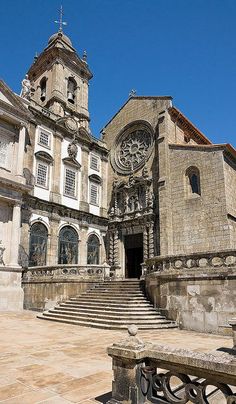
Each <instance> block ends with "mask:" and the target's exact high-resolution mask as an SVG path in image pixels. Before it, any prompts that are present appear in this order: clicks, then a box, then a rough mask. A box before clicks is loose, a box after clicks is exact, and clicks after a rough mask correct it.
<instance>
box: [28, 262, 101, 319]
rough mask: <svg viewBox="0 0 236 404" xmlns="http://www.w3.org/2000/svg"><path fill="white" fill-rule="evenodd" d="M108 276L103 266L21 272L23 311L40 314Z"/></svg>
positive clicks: (30, 269)
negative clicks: (35, 311)
mask: <svg viewBox="0 0 236 404" xmlns="http://www.w3.org/2000/svg"><path fill="white" fill-rule="evenodd" d="M108 276H109V267H106V266H98V265H92V266H87V267H84V266H79V265H57V266H51V267H50V266H48V267H31V268H28V269H27V270H25V271H24V273H23V279H22V287H23V290H24V309H27V310H37V311H43V310H48V309H50V308H52V307H54V306H55V305H56V304H58V303H60V302H63V301H65V300H67V299H69V298H70V297H75V296H77V295H80V294H81V293H83V292H84V291H86V290H87V289H89V288H91V287H93V286H95V285H96V284H97V283H99V282H101V281H103V280H104V279H105V278H106V277H108Z"/></svg>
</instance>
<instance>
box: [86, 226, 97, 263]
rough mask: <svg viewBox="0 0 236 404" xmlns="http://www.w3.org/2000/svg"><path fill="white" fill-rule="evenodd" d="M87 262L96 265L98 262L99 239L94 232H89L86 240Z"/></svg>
mask: <svg viewBox="0 0 236 404" xmlns="http://www.w3.org/2000/svg"><path fill="white" fill-rule="evenodd" d="M87 245H88V247H87V264H89V265H98V264H99V247H100V243H99V239H98V237H97V236H95V234H91V236H89V238H88V242H87Z"/></svg>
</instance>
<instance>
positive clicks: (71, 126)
mask: <svg viewBox="0 0 236 404" xmlns="http://www.w3.org/2000/svg"><path fill="white" fill-rule="evenodd" d="M65 127H66V129H68V130H69V131H70V132H77V131H78V124H77V122H76V120H75V119H73V118H71V117H69V118H67V119H66V121H65Z"/></svg>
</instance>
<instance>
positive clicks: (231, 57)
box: [0, 0, 236, 146]
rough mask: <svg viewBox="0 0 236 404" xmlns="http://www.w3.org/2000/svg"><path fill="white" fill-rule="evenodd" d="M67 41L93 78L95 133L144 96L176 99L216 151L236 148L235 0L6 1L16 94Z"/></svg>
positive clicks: (7, 69) (4, 43)
mask: <svg viewBox="0 0 236 404" xmlns="http://www.w3.org/2000/svg"><path fill="white" fill-rule="evenodd" d="M61 2H62V4H63V7H64V19H65V20H66V21H67V23H68V25H67V27H66V28H65V30H64V31H65V33H66V34H67V35H68V36H69V37H70V38H71V40H72V43H73V45H74V47H75V48H76V49H77V50H78V53H79V54H80V55H82V52H83V50H84V49H86V50H87V53H88V63H89V66H90V69H91V70H92V72H93V74H94V78H93V79H92V81H91V84H90V89H89V90H90V98H89V101H90V102H89V107H90V113H91V119H92V121H91V127H92V130H93V133H94V135H96V136H98V135H99V131H100V129H102V127H103V126H104V125H105V124H106V122H107V121H108V120H109V119H110V118H111V116H112V115H113V114H114V113H115V112H116V111H117V110H118V109H119V108H120V107H121V105H122V104H123V103H124V102H125V101H126V100H127V98H128V94H129V92H130V90H131V89H132V88H134V89H136V90H137V95H172V96H173V98H174V105H175V106H176V107H178V108H179V109H180V110H181V111H182V112H183V113H184V114H185V115H186V116H187V117H188V118H189V119H190V120H191V121H192V122H193V123H194V124H195V125H196V126H197V127H198V128H199V129H200V130H202V131H203V133H205V135H206V136H207V137H209V138H210V139H211V140H212V141H213V142H215V143H226V142H230V143H232V144H233V145H234V146H236V125H235V105H234V98H235V94H236V40H235V39H236V0H145V1H144V0H110V1H108V0H78V1H77V0H63V1H60V0H0V6H1V7H0V10H1V11H0V16H1V24H0V35H1V53H0V54H1V58H0V77H1V78H3V79H4V81H6V83H7V84H8V85H9V86H10V87H11V88H12V89H13V90H14V91H16V92H19V91H20V83H21V80H22V78H23V77H24V75H25V73H26V71H27V69H28V67H29V66H30V64H31V63H32V61H33V56H34V54H35V52H38V53H40V52H41V51H42V50H43V48H44V47H45V46H46V44H47V40H48V38H49V36H50V35H51V34H52V33H54V32H56V31H57V26H56V24H55V23H54V20H55V19H58V9H59V8H60V4H61Z"/></svg>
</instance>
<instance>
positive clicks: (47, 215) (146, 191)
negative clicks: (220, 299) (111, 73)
mask: <svg viewBox="0 0 236 404" xmlns="http://www.w3.org/2000/svg"><path fill="white" fill-rule="evenodd" d="M91 78H92V73H91V71H90V70H89V67H88V64H87V57H86V53H84V55H83V57H82V58H81V57H80V56H79V55H78V54H77V52H76V50H75V49H74V48H73V45H72V43H71V41H70V39H69V38H68V37H67V36H66V35H65V34H64V33H63V32H62V30H61V29H60V30H59V32H58V33H56V34H54V35H52V36H51V37H50V38H49V41H48V45H47V46H46V48H45V49H44V50H43V52H42V53H41V54H40V55H39V56H38V57H36V58H35V59H34V63H33V64H32V66H31V67H30V68H29V70H28V73H27V76H26V78H25V79H24V80H23V82H22V86H23V88H22V92H21V96H17V95H15V94H13V93H12V92H11V90H10V89H9V88H8V87H7V86H6V85H5V84H4V83H3V82H1V88H0V107H1V115H0V121H1V149H0V158H1V161H0V164H1V172H0V173H1V182H2V184H3V192H2V193H1V206H2V207H1V222H2V227H1V229H2V233H1V237H0V240H1V243H2V247H1V249H0V254H1V255H0V259H1V262H0V265H1V274H4V276H5V274H6V273H7V272H6V271H7V268H9V271H10V272H11V271H13V269H11V268H13V267H14V268H16V269H14V271H16V273H18V274H21V271H22V268H23V269H26V268H28V267H29V268H36V269H38V273H39V274H40V272H39V270H40V269H42V268H49V269H50V268H57V271H58V270H59V271H61V269H60V268H62V267H63V268H64V269H63V271H64V272H63V273H64V274H66V272H65V271H67V269H65V268H66V266H68V268H69V267H71V266H72V267H73V266H74V268H77V267H78V268H80V269H81V271H84V270H85V271H86V268H87V269H88V267H90V268H98V267H99V266H100V267H101V266H103V265H105V266H106V267H107V266H108V265H109V270H110V276H111V277H113V278H114V279H124V278H140V277H143V278H145V277H147V276H148V271H149V270H150V267H151V266H153V267H152V268H157V266H156V267H155V265H156V264H155V257H157V260H159V261H160V260H162V263H161V265H160V266H161V268H162V270H163V268H164V264H163V263H164V262H168V265H169V266H168V269H170V263H169V262H170V257H181V259H180V258H176V259H175V261H174V262H175V264H174V265H175V266H174V268H172V269H173V270H172V275H173V274H174V275H176V274H177V272H178V269H182V267H183V266H184V265H185V267H186V268H187V267H188V266H189V267H191V264H189V262H190V261H191V260H192V261H191V262H194V264H193V266H194V265H195V266H197V267H199V266H200V267H204V265H201V262H203V261H201V259H203V260H204V259H205V260H206V258H204V254H205V256H207V257H210V256H211V254H213V255H214V254H216V253H218V252H219V251H224V257H226V258H225V259H226V260H228V261H227V262H228V264H227V265H226V264H224V269H225V267H227V268H228V267H229V266H230V265H231V269H232V266H233V265H234V263H235V260H236V258H235V254H233V253H231V254H230V253H228V256H229V257H231V258H229V259H228V258H227V254H226V253H225V252H227V251H229V252H230V251H231V252H232V251H234V250H235V249H236V198H235V185H236V171H235V168H236V151H235V149H234V148H233V147H232V146H231V145H229V144H223V145H216V144H212V143H211V142H210V140H209V139H207V138H206V136H205V135H204V134H203V133H201V132H200V131H199V130H198V129H197V128H196V127H195V126H194V125H193V124H192V123H191V122H190V121H189V120H188V119H187V118H186V117H185V116H184V115H183V113H182V112H181V111H179V110H178V109H177V108H176V107H174V106H173V103H172V98H171V97H170V96H162V97H161V96H160V97H143V96H136V95H135V94H132V95H131V96H130V98H129V99H128V100H127V102H126V103H125V104H124V105H123V106H122V107H121V108H120V110H119V111H118V112H117V113H116V114H115V115H114V117H113V118H112V119H111V120H110V121H109V122H108V123H107V124H106V125H105V127H104V128H103V130H102V137H101V140H99V139H97V138H95V137H93V135H92V134H91V131H90V127H89V122H90V117H89V111H88V85H89V80H90V79H91ZM12 139H14V140H12ZM10 154H11V155H10ZM7 162H8V163H7ZM6 204H7V205H6ZM6 206H7V207H6ZM4 209H5V210H4ZM5 211H6V213H5ZM7 217H8V219H7ZM13 228H14V229H15V228H17V232H15V231H12V229H13ZM13 245H14V246H17V247H16V249H12V246H13ZM18 246H19V247H18ZM10 247H11V248H10ZM18 249H19V251H18ZM191 254H196V257H197V258H196V257H195V258H191V257H190V256H191ZM199 254H200V255H199ZM207 254H208V255H207ZM209 254H210V255H209ZM225 254H226V255H225ZM13 255H14V257H13ZM17 256H18V259H17ZM168 257H169V258H168ZM189 257H190V258H189ZM201 257H202V258H201ZM214 257H215V256H214ZM167 258H168V259H167ZM189 260H190V261H189ZM230 260H231V261H230ZM159 261H158V262H159ZM178 262H179V264H178ZM180 262H181V265H180ZM217 262H219V261H217ZM230 262H231V263H230ZM153 263H154V264H153ZM183 263H184V264H183ZM158 265H159V264H158ZM178 265H179V267H178ZM212 265H213V264H212ZM213 266H214V265H213ZM215 266H216V267H217V266H218V267H220V268H222V266H223V264H218V265H215ZM180 267H181V268H180ZM58 268H59V269H58ZM74 268H72V269H71V271H76V270H75V269H74ZM227 268H226V271H227V270H228V269H227ZM17 271H18V272H17ZM91 271H92V269H91ZM99 271H100V269H99V270H98V273H99V274H100V272H99ZM203 271H204V270H203ZM205 272H207V269H206V271H205ZM14 273H15V272H14ZM71 273H72V272H71ZM74 273H75V272H74ZM81 273H83V272H81ZM219 276H220V275H219ZM146 279H147V278H146ZM11 282H14V281H9V282H8V284H9V288H10V285H11ZM148 282H149V281H148V279H147V284H148ZM42 283H43V280H42ZM18 287H19V288H20V278H19V276H18ZM150 288H151V286H150ZM177 289H178V287H177ZM9 290H10V289H9ZM19 290H20V289H19ZM150 290H151V289H150ZM196 290H197V289H196ZM21 292H22V291H21ZM149 292H150V296H152V299H153V300H155V299H157V297H155V296H156V295H155V293H153V290H151V291H149ZM9 293H10V292H9ZM30 293H31V294H32V293H33V292H32V291H31V292H30ZM53 293H54V292H53ZM68 293H69V292H68ZM73 293H76V292H75V291H74V292H73ZM168 293H169V295H168V296H167V295H164V297H163V301H161V300H160V299H159V300H158V305H159V306H160V307H163V306H165V303H164V301H168V302H169V301H170V297H171V296H170V294H171V293H172V292H171V291H170V292H168ZM194 293H195V292H194ZM212 293H213V292H212ZM161 294H162V295H163V293H162V292H160V295H161ZM196 294H197V292H196ZM21 295H22V293H21ZM2 296H3V295H2ZM232 298H233V296H232ZM168 299H169V300H168ZM1 302H2V303H1V305H0V306H1V308H2V309H3V308H5V307H10V305H8V303H3V300H1ZM21 302H22V298H21ZM13 306H14V305H13ZM232 307H233V309H232V310H235V305H234V304H232ZM13 308H14V307H13ZM163 309H165V307H164V308H163ZM171 310H172V309H171ZM171 310H170V311H171ZM172 311H173V310H172ZM169 314H170V313H169ZM172 317H173V318H174V319H176V313H175V314H173V316H172Z"/></svg>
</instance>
